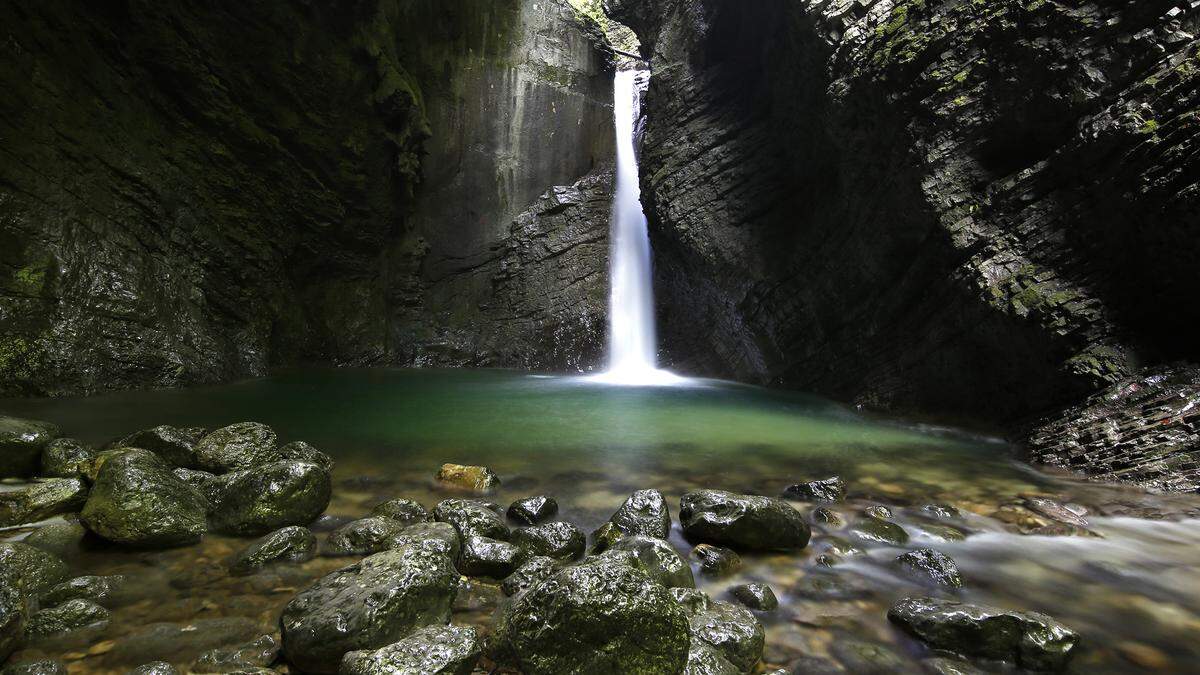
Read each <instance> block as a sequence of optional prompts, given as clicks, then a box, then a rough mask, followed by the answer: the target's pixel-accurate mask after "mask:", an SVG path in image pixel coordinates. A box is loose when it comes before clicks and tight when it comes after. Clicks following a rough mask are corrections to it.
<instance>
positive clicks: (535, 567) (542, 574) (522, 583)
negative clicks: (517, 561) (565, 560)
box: [500, 555, 558, 596]
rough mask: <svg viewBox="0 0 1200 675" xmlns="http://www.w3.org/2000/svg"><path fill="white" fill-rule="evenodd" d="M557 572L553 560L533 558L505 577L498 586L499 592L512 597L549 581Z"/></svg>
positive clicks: (556, 565) (541, 556) (542, 557)
mask: <svg viewBox="0 0 1200 675" xmlns="http://www.w3.org/2000/svg"><path fill="white" fill-rule="evenodd" d="M557 571H558V563H556V562H555V561H554V559H553V558H547V557H546V556H544V555H539V556H534V557H532V558H530V559H529V560H526V561H525V562H524V563H523V564H522V565H521V566H520V567H518V568H517V571H515V572H513V573H512V574H510V575H508V576H507V577H505V578H504V581H503V583H501V584H500V590H501V591H502V592H503V593H504V594H505V595H508V596H513V595H516V594H518V593H521V592H523V591H526V590H528V589H529V588H532V587H533V586H535V585H537V584H539V583H541V582H543V581H545V580H546V579H549V578H550V577H552V576H554V573H555V572H557Z"/></svg>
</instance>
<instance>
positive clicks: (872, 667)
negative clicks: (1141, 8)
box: [831, 635, 919, 675]
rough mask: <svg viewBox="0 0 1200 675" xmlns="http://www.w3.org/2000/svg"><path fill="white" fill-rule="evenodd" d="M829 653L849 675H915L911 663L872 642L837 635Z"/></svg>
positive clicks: (885, 647)
mask: <svg viewBox="0 0 1200 675" xmlns="http://www.w3.org/2000/svg"><path fill="white" fill-rule="evenodd" d="M831 651H832V652H833V654H834V655H835V656H836V657H837V660H838V661H839V662H840V663H841V664H842V666H843V667H844V668H845V669H846V670H847V671H848V672H851V673H861V674H862V675H916V674H917V673H918V672H919V671H917V669H916V668H914V667H913V665H912V663H911V662H910V661H908V660H907V659H905V658H904V657H903V656H901V655H900V654H897V653H896V652H895V651H894V650H892V649H891V648H890V647H888V646H886V645H883V644H880V643H878V642H874V641H868V640H860V639H857V638H853V637H850V636H848V635H839V636H837V638H835V640H834V641H833V644H832V645H831Z"/></svg>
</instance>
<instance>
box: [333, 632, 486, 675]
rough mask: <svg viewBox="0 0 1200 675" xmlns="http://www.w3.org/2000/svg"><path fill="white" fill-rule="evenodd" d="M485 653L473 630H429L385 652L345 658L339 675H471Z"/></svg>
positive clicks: (355, 654) (407, 638)
mask: <svg viewBox="0 0 1200 675" xmlns="http://www.w3.org/2000/svg"><path fill="white" fill-rule="evenodd" d="M482 652H483V644H482V640H481V639H480V636H479V631H478V630H477V629H476V628H474V627H467V626H428V627H426V628H422V629H420V630H418V631H416V632H414V633H413V634H412V635H409V636H408V637H406V638H404V639H403V640H401V641H399V642H397V643H395V644H391V645H388V646H386V647H383V648H382V649H376V650H374V651H365V650H364V651H355V652H350V653H348V654H346V656H345V657H343V658H342V665H341V668H340V669H339V670H338V673H340V675H378V674H379V673H397V674H400V673H414V674H415V673H421V675H470V673H471V672H472V671H473V670H474V668H475V663H476V662H477V661H479V657H480V655H481V654H482Z"/></svg>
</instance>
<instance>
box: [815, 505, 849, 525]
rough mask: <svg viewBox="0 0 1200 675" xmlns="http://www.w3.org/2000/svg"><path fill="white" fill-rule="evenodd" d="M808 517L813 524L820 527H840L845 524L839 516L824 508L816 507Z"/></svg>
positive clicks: (835, 512)
mask: <svg viewBox="0 0 1200 675" xmlns="http://www.w3.org/2000/svg"><path fill="white" fill-rule="evenodd" d="M809 517H810V518H812V521H813V522H814V523H816V524H817V525H822V526H828V527H841V526H842V525H845V524H846V521H845V520H843V519H842V516H841V514H839V513H838V512H837V511H834V510H833V509H828V508H825V507H824V506H818V507H817V508H815V509H813V510H812V513H810V514H809Z"/></svg>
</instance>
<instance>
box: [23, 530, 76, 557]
mask: <svg viewBox="0 0 1200 675" xmlns="http://www.w3.org/2000/svg"><path fill="white" fill-rule="evenodd" d="M86 533H87V528H85V527H84V526H83V525H80V524H79V523H49V524H47V525H42V526H41V527H39V528H38V529H36V530H34V531H33V532H30V533H29V536H27V537H25V539H24V540H23V542H24V543H26V544H29V545H30V546H34V547H36V548H40V549H42V550H43V551H46V552H48V553H53V554H54V555H56V556H59V557H62V558H70V557H73V556H75V555H77V554H78V553H79V547H80V545H82V543H83V536H84V535H85V534H86Z"/></svg>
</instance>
